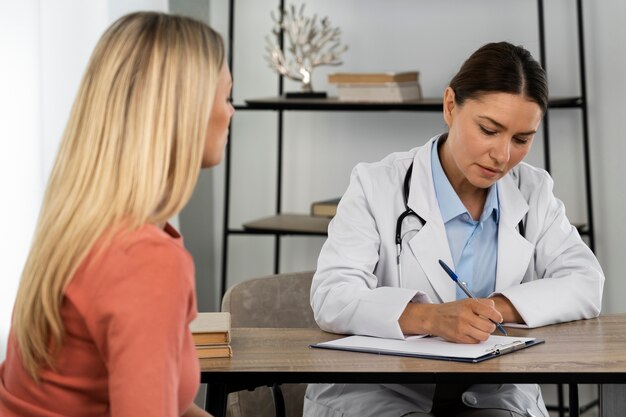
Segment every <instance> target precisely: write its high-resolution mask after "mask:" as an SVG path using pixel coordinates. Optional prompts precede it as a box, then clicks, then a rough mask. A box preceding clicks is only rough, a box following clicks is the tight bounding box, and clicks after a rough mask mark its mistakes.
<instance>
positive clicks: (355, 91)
mask: <svg viewBox="0 0 626 417" xmlns="http://www.w3.org/2000/svg"><path fill="white" fill-rule="evenodd" d="M337 96H338V97H339V101H353V102H371V103H402V102H407V101H417V100H420V99H421V98H422V90H421V88H420V86H419V84H416V83H384V84H338V85H337Z"/></svg>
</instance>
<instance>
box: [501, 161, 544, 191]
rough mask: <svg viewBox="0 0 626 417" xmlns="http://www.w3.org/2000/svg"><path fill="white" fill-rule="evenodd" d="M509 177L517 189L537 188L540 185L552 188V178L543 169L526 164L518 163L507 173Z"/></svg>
mask: <svg viewBox="0 0 626 417" xmlns="http://www.w3.org/2000/svg"><path fill="white" fill-rule="evenodd" d="M509 177H511V178H512V179H513V181H514V182H515V183H516V184H517V186H518V188H520V189H524V188H537V186H539V185H541V184H547V185H548V186H552V183H553V181H552V177H551V176H550V174H549V173H548V171H546V170H545V169H543V168H538V167H535V166H533V165H530V164H528V163H526V162H520V163H519V164H517V166H515V167H514V168H513V169H512V170H511V172H510V173H509Z"/></svg>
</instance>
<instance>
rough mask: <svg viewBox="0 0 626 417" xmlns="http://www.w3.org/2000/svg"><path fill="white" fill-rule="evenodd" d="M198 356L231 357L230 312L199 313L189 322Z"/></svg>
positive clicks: (202, 357)
mask: <svg viewBox="0 0 626 417" xmlns="http://www.w3.org/2000/svg"><path fill="white" fill-rule="evenodd" d="M189 330H191V335H192V336H193V341H194V343H195V345H196V352H197V353H198V358H200V359H206V358H230V357H232V356H233V350H232V349H231V347H230V313H228V312H219V313H198V317H196V318H195V320H193V321H192V322H191V323H190V324H189Z"/></svg>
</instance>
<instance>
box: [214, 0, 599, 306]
mask: <svg viewBox="0 0 626 417" xmlns="http://www.w3.org/2000/svg"><path fill="white" fill-rule="evenodd" d="M574 1H575V2H576V13H577V43H578V51H579V83H580V95H578V96H572V97H554V98H551V99H550V102H549V111H548V112H547V114H546V115H545V118H544V120H543V123H542V124H543V141H544V143H543V145H544V167H545V169H546V170H547V171H550V168H551V157H550V128H549V121H550V120H549V116H550V113H551V112H552V111H561V109H574V110H579V111H580V112H581V119H582V144H583V173H584V178H585V203H586V211H587V221H586V223H585V224H580V225H576V226H577V228H578V230H579V231H580V233H581V235H584V236H586V237H587V242H588V244H589V246H590V248H591V249H592V250H594V249H595V239H594V223H593V206H592V201H593V200H592V195H591V173H590V160H589V159H590V158H589V132H588V112H587V100H586V79H585V77H586V71H585V53H584V32H583V18H582V0H574ZM279 3H280V7H281V9H282V8H284V0H280V2H279ZM234 10H235V1H234V0H230V3H229V22H230V23H229V35H228V37H229V44H230V50H229V54H228V62H229V65H230V68H231V70H232V69H233V57H232V55H233V54H232V49H233V46H234V44H235V43H234ZM537 17H538V29H539V30H538V32H539V49H540V61H541V63H542V65H543V66H544V68H546V70H547V62H546V42H545V31H544V28H545V17H544V4H543V0H537ZM281 47H282V43H281ZM282 95H283V79H282V77H279V83H278V91H277V96H276V97H269V98H260V99H249V100H246V102H245V104H240V105H236V106H235V108H236V109H237V111H273V112H275V113H276V116H277V149H276V152H277V163H276V164H277V166H276V173H277V175H276V201H275V213H274V215H273V216H270V217H267V218H264V219H260V220H253V221H250V222H247V223H245V224H243V225H242V227H241V228H239V229H233V228H231V227H230V225H229V221H230V213H229V210H230V192H231V190H230V176H231V171H230V169H231V166H230V161H231V159H230V151H231V145H230V144H231V141H230V140H229V141H228V145H227V150H226V157H225V198H224V223H223V239H222V271H221V294H222V295H223V294H224V292H225V291H226V288H227V277H228V243H229V237H230V236H232V235H250V236H253V235H272V236H274V237H275V241H274V272H275V273H278V272H280V271H279V265H280V240H281V236H285V235H295V236H324V235H326V228H327V226H328V220H326V219H319V218H314V217H311V216H307V215H293V214H285V213H282V210H281V206H282V184H283V140H284V138H283V119H284V112H287V111H324V112H333V111H354V112H440V111H441V108H442V100H441V99H440V98H426V99H423V100H420V101H413V102H405V103H349V102H342V101H338V100H337V99H336V98H328V99H293V98H290V99H286V98H283V97H282ZM231 130H232V129H231Z"/></svg>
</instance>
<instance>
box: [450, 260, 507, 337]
mask: <svg viewBox="0 0 626 417" xmlns="http://www.w3.org/2000/svg"><path fill="white" fill-rule="evenodd" d="M439 265H441V267H442V268H443V270H444V271H446V272H447V273H448V275H450V278H452V281H454V282H456V284H457V285H458V286H459V287H460V288H461V289H462V290H463V292H464V293H465V294H467V296H468V297H469V298H473V299H474V300H475V299H476V297H474V294H472V293H471V292H470V290H468V289H467V287H466V286H465V285H464V284H463V282H462V281H461V280H460V279H459V277H457V276H456V274H455V273H454V271H453V270H451V269H450V267H449V266H448V265H446V263H445V262H444V261H442V260H441V259H439ZM489 321H491V322H492V323H493V324H495V325H496V327H497V328H498V330H500V333H502V334H503V335H505V336H506V330H504V327H502V325H501V324H500V323H496V322H495V321H493V320H491V319H489Z"/></svg>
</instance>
